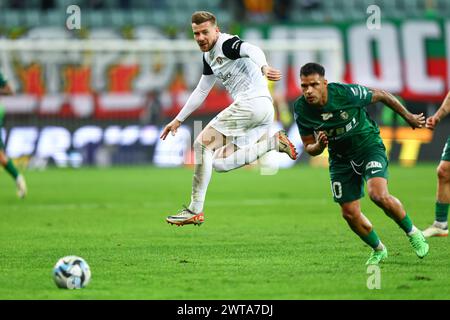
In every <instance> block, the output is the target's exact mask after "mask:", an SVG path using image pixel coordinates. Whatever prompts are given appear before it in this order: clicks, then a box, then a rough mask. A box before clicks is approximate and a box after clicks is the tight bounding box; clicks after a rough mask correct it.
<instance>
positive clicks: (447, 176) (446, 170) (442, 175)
mask: <svg viewBox="0 0 450 320" xmlns="http://www.w3.org/2000/svg"><path fill="white" fill-rule="evenodd" d="M437 176H438V179H439V181H442V182H450V167H449V166H446V165H442V164H440V165H439V166H438V167H437Z"/></svg>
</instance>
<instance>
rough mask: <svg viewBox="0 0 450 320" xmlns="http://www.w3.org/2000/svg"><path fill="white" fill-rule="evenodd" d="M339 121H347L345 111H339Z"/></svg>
mask: <svg viewBox="0 0 450 320" xmlns="http://www.w3.org/2000/svg"><path fill="white" fill-rule="evenodd" d="M340 116H341V119H342V120H347V119H348V113H347V112H346V111H341V114H340Z"/></svg>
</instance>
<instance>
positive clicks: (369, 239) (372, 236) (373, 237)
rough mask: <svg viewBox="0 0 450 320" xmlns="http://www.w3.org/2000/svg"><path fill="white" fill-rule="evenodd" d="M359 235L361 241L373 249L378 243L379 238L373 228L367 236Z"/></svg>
mask: <svg viewBox="0 0 450 320" xmlns="http://www.w3.org/2000/svg"><path fill="white" fill-rule="evenodd" d="M359 237H360V238H361V239H362V241H364V242H365V243H367V244H368V245H369V246H370V247H372V248H373V249H375V248H377V247H378V245H379V244H380V238H378V235H377V234H376V232H375V231H374V230H373V229H372V231H370V233H369V234H368V235H367V236H359Z"/></svg>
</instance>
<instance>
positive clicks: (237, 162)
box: [213, 136, 277, 172]
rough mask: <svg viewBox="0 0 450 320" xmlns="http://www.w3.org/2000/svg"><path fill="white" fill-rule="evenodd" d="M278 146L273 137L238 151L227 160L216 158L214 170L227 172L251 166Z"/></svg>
mask: <svg viewBox="0 0 450 320" xmlns="http://www.w3.org/2000/svg"><path fill="white" fill-rule="evenodd" d="M276 145H277V139H276V137H275V136H273V137H270V138H268V139H265V140H262V141H260V142H258V143H256V144H254V145H252V146H248V147H245V148H242V149H238V150H236V151H235V152H233V154H231V155H229V156H228V157H226V158H215V159H214V162H213V167H214V170H216V171H218V172H227V171H230V170H233V169H237V168H240V167H242V166H244V165H246V164H250V163H252V162H253V161H255V160H257V159H259V158H260V157H261V156H263V155H264V154H266V153H267V152H269V151H272V150H275V148H276Z"/></svg>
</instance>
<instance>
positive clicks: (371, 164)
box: [366, 161, 383, 173]
mask: <svg viewBox="0 0 450 320" xmlns="http://www.w3.org/2000/svg"><path fill="white" fill-rule="evenodd" d="M372 168H381V169H382V168H383V165H382V164H381V163H380V162H378V161H370V162H369V163H368V164H367V165H366V170H368V169H372ZM372 173H374V172H373V171H372Z"/></svg>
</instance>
